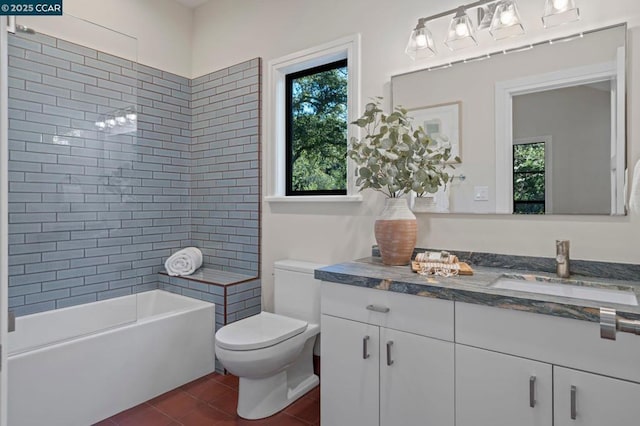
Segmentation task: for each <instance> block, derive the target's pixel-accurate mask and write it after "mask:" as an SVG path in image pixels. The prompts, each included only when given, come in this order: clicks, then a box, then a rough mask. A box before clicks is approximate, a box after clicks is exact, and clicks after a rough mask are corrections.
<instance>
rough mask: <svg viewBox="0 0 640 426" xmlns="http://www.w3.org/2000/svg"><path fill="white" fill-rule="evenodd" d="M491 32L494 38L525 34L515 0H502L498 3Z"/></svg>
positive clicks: (490, 28)
mask: <svg viewBox="0 0 640 426" xmlns="http://www.w3.org/2000/svg"><path fill="white" fill-rule="evenodd" d="M489 32H490V33H491V36H492V37H493V39H494V40H500V39H503V38H507V37H514V36H519V35H522V34H524V27H523V26H522V22H521V20H520V14H519V13H518V6H516V2H515V1H513V0H502V1H499V2H498V3H497V5H496V10H495V12H494V13H493V19H492V20H491V27H489Z"/></svg>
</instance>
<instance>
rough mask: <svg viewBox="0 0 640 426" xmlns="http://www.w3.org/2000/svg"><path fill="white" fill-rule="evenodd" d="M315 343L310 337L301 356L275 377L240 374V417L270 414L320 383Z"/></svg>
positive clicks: (259, 416)
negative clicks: (251, 376) (315, 371)
mask: <svg viewBox="0 0 640 426" xmlns="http://www.w3.org/2000/svg"><path fill="white" fill-rule="evenodd" d="M314 342H315V338H312V339H309V340H308V341H307V342H306V343H305V345H304V349H303V350H302V353H301V354H300V356H299V357H298V359H297V360H296V361H295V362H294V363H293V364H291V365H290V366H289V367H287V368H286V369H284V370H283V371H280V372H279V373H276V374H275V375H273V376H270V377H264V378H261V379H248V378H245V377H240V388H239V391H238V416H240V417H242V418H243V419H247V420H256V419H263V418H265V417H269V416H271V415H273V414H276V413H277V412H279V411H282V410H283V409H284V408H285V407H287V406H289V405H290V404H292V403H293V402H295V401H296V400H297V399H299V398H300V397H301V396H303V395H304V394H306V393H307V392H309V391H310V390H311V389H313V388H314V387H316V386H318V383H320V379H319V378H318V376H316V375H315V374H313V344H314Z"/></svg>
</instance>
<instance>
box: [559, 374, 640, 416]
mask: <svg viewBox="0 0 640 426" xmlns="http://www.w3.org/2000/svg"><path fill="white" fill-rule="evenodd" d="M553 400H554V420H555V423H554V425H555V426H602V425H610V426H634V425H637V424H640V384H637V383H631V382H627V381H624V380H618V379H612V378H610V377H605V376H601V375H598V374H591V373H585V372H582V371H577V370H572V369H569V368H562V367H554V368H553Z"/></svg>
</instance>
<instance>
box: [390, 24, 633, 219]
mask: <svg viewBox="0 0 640 426" xmlns="http://www.w3.org/2000/svg"><path fill="white" fill-rule="evenodd" d="M626 31H627V28H626V25H618V26H614V27H608V28H605V29H601V30H596V31H592V32H589V33H584V34H579V35H577V36H575V37H569V38H567V39H564V40H556V41H552V42H545V43H539V44H537V45H535V46H533V45H527V46H524V47H523V48H521V49H513V50H512V51H511V52H507V53H506V54H503V53H502V52H501V53H500V54H497V55H491V57H490V58H488V57H487V56H483V58H484V59H485V60H468V61H466V62H465V63H459V64H456V65H454V66H451V67H447V68H440V69H431V70H429V69H425V70H420V71H415V72H411V73H407V74H401V75H397V76H393V77H392V79H391V82H392V95H393V104H394V105H396V106H400V105H401V106H403V107H405V108H407V109H409V110H411V112H412V114H413V116H414V117H415V118H416V122H415V123H414V125H416V126H417V125H421V126H423V127H425V129H427V132H429V131H430V130H429V129H436V130H435V131H436V132H440V133H441V132H442V129H447V128H449V129H455V132H454V133H452V134H451V135H444V136H447V137H449V140H450V141H451V143H452V146H453V147H454V148H455V149H456V151H457V152H459V154H460V157H461V159H462V163H461V164H459V165H457V166H456V171H455V177H454V179H453V181H452V182H451V183H449V185H447V187H446V188H442V189H441V191H440V192H439V194H437V196H436V197H435V200H436V203H435V205H433V207H432V209H431V211H432V212H442V213H503V214H583V215H624V214H625V202H624V200H625V191H624V188H625V185H624V182H625V174H626V156H625V144H626V143H625V140H626V135H625V126H626V123H625V63H626V61H625V47H626ZM443 105H444V106H447V105H455V106H456V108H457V109H458V111H456V114H450V113H447V111H448V109H447V108H446V107H445V108H443ZM439 115H441V116H439ZM434 123H436V124H439V126H434ZM437 136H440V137H442V135H441V134H439V135H437Z"/></svg>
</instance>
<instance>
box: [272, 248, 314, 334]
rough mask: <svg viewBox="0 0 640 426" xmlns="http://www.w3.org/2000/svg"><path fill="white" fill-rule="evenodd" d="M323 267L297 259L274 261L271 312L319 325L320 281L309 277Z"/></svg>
mask: <svg viewBox="0 0 640 426" xmlns="http://www.w3.org/2000/svg"><path fill="white" fill-rule="evenodd" d="M323 266H325V265H321V264H318V263H312V262H304V261H300V260H279V261H277V262H275V263H274V267H273V269H274V281H275V283H274V295H273V299H274V311H275V313H276V314H280V315H285V316H288V317H291V318H297V319H301V320H305V321H307V322H311V323H315V324H320V281H319V280H316V279H315V278H314V277H313V271H314V269H317V268H322V267H323Z"/></svg>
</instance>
